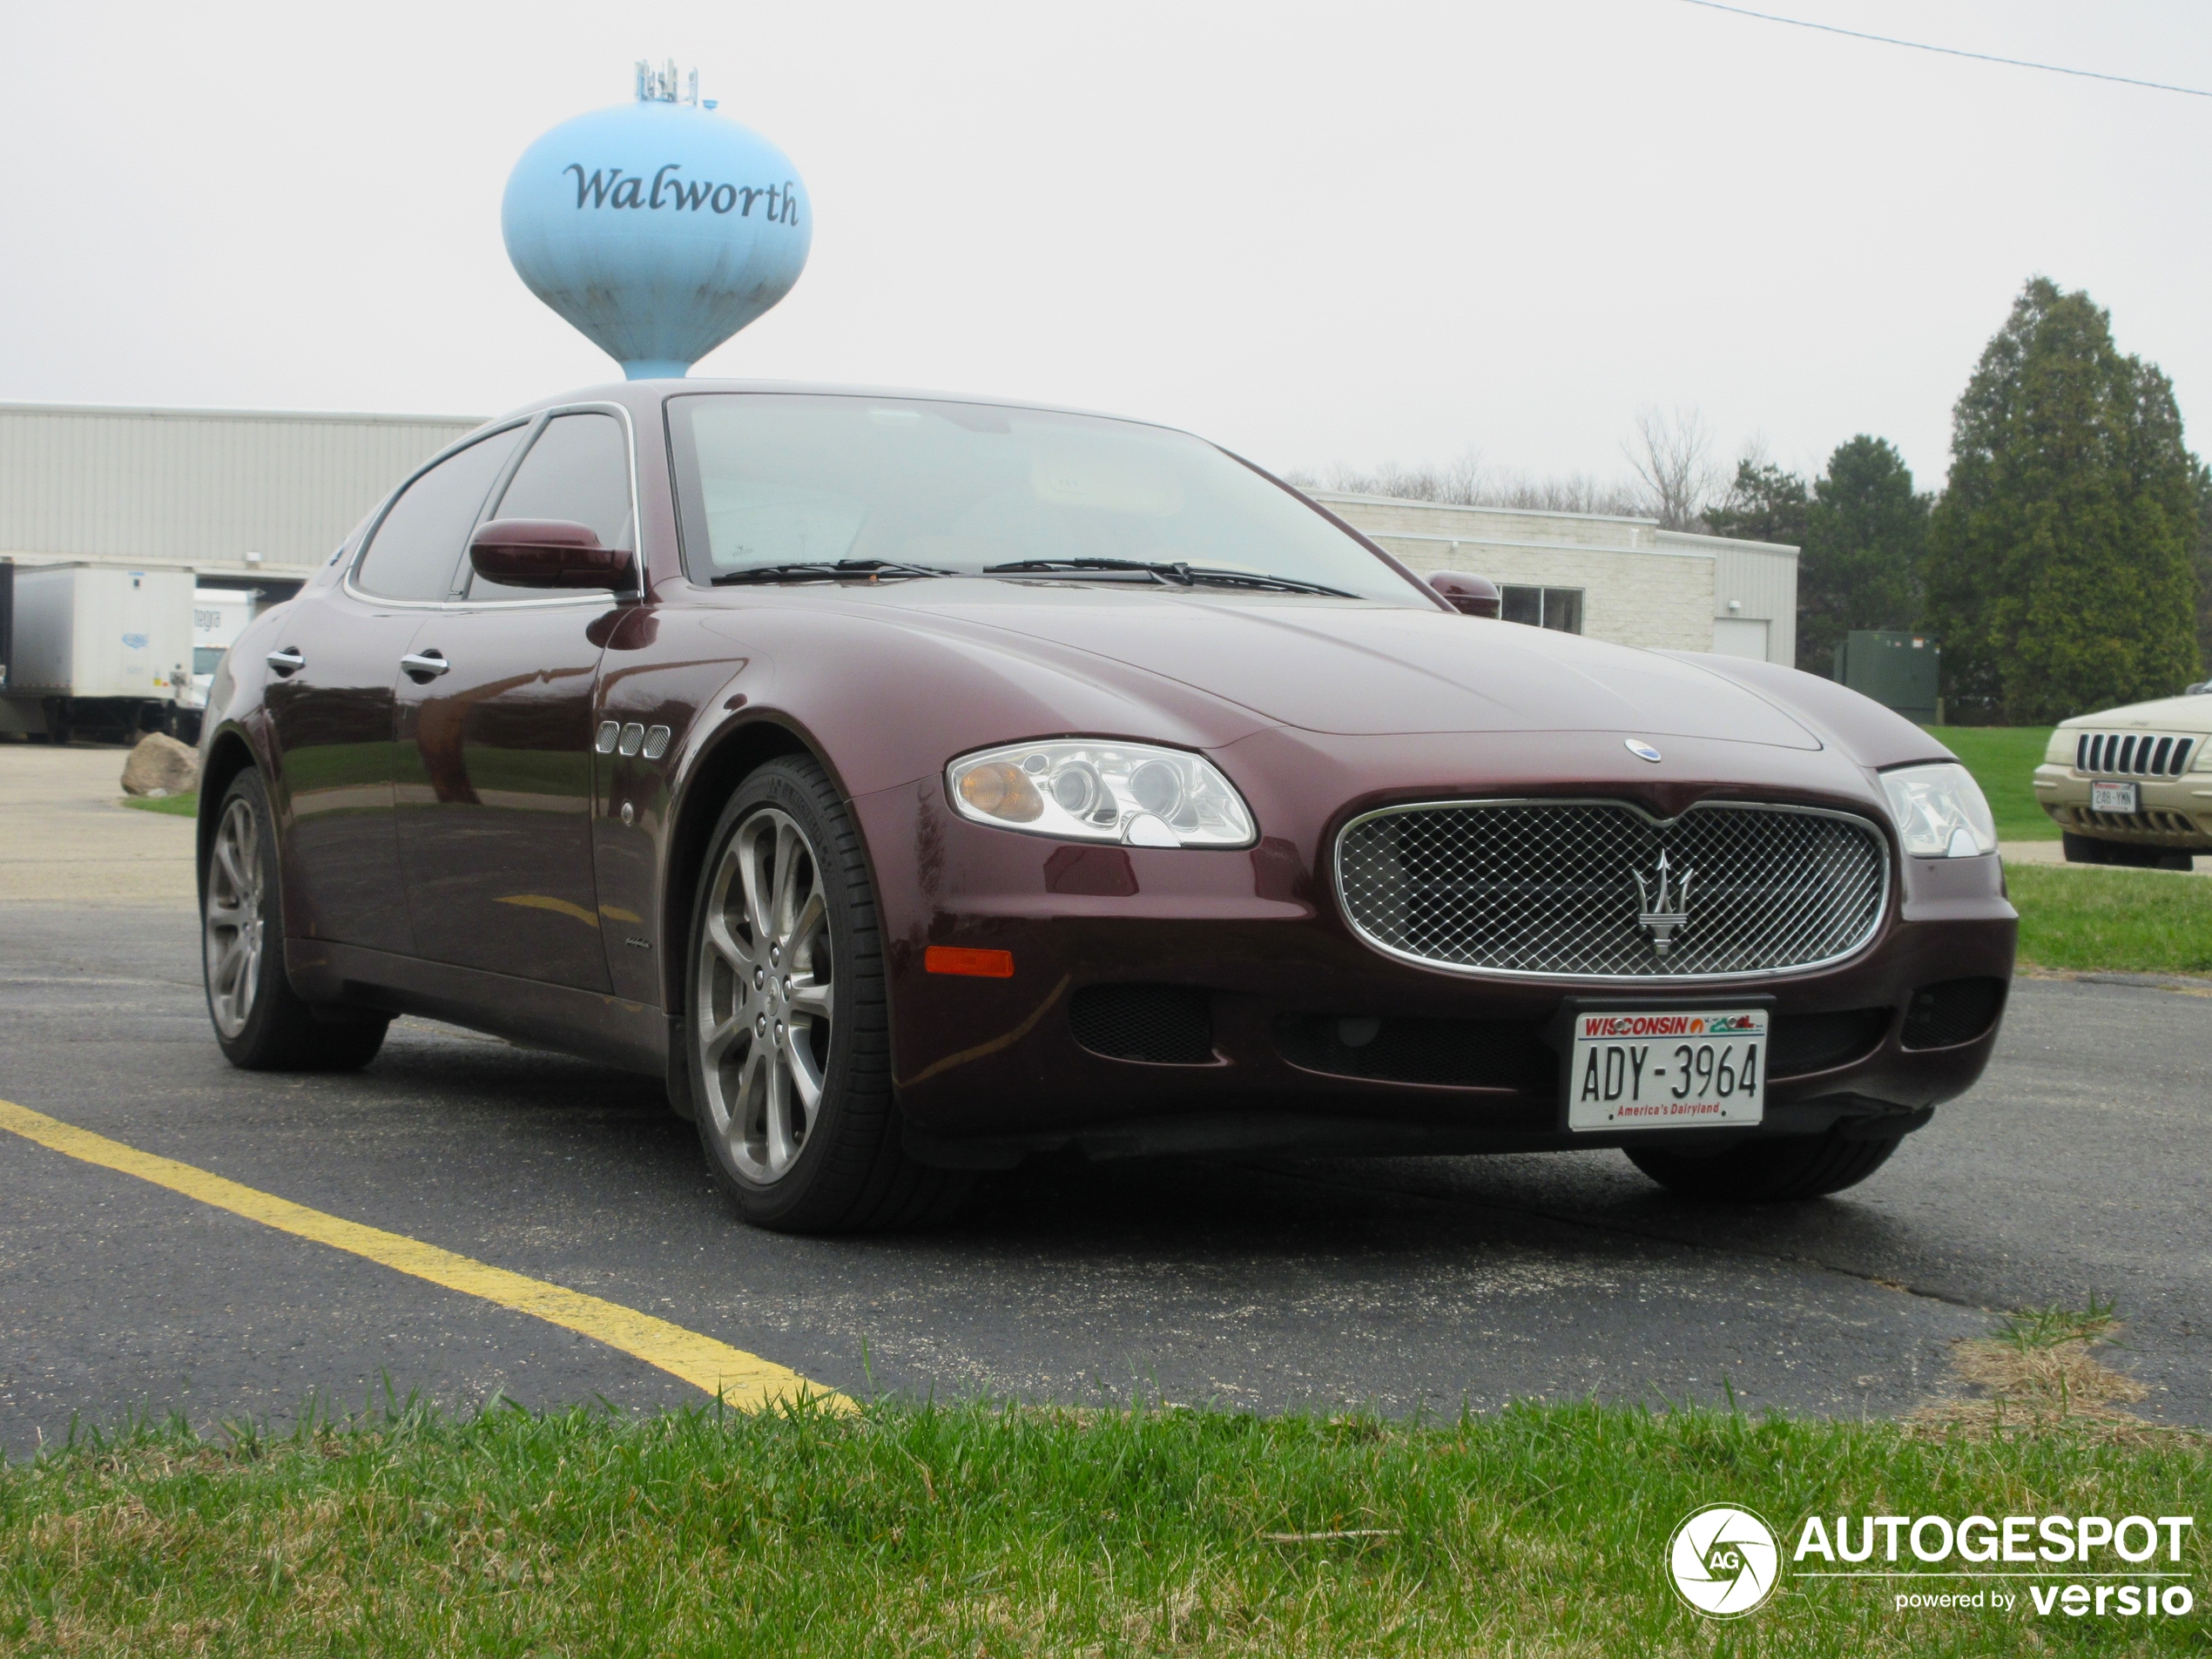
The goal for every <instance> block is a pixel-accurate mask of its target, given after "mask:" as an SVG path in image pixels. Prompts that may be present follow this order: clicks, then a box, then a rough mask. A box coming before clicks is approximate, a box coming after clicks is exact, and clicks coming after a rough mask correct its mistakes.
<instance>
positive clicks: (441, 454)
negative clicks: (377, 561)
mask: <svg viewBox="0 0 2212 1659" xmlns="http://www.w3.org/2000/svg"><path fill="white" fill-rule="evenodd" d="M590 414H599V415H614V416H616V417H617V418H618V419H619V420H620V421H622V432H623V438H624V442H626V444H627V445H628V447H629V450H630V540H631V558H632V559H633V560H635V561H636V563H637V590H638V592H639V593H640V594H643V592H644V586H645V527H644V518H643V516H642V514H641V512H640V509H639V507H638V499H637V426H636V424H635V423H634V422H633V421H631V418H630V410H629V408H627V407H626V406H624V405H623V404H620V403H609V402H604V401H591V402H588V403H563V404H559V405H556V407H554V408H545V409H535V410H532V411H531V412H530V413H529V415H524V416H523V418H522V419H521V420H519V421H508V422H507V423H506V424H504V425H502V426H495V427H493V428H491V429H490V430H489V431H488V432H484V433H482V434H481V435H479V434H474V433H472V434H471V435H469V437H468V438H467V439H465V440H463V441H462V442H459V443H453V444H448V445H447V446H446V447H445V448H442V449H441V450H439V451H438V453H437V454H436V455H432V456H431V457H430V458H429V459H428V461H426V462H423V463H422V464H421V466H419V467H417V468H416V469H415V470H414V471H413V472H411V473H409V474H408V475H407V478H406V481H405V482H402V483H401V485H400V487H399V488H398V489H395V490H394V491H393V492H392V493H391V494H390V495H388V496H386V497H385V498H384V502H383V504H382V505H381V506H380V507H379V508H378V509H376V520H375V523H373V524H371V525H370V526H369V527H368V534H367V535H366V536H362V537H361V545H360V547H359V548H357V549H356V550H354V556H353V558H352V559H351V560H350V561H348V562H347V566H346V574H345V575H344V577H341V579H340V585H341V587H342V588H343V589H344V590H345V591H346V593H347V597H350V598H354V599H358V600H360V601H361V603H362V604H368V605H378V606H383V607H386V608H388V609H395V610H515V609H532V608H535V609H544V608H546V607H549V606H553V605H578V604H596V605H604V604H608V603H609V602H610V601H612V602H613V603H614V604H621V603H622V602H623V597H622V595H620V594H618V593H617V592H616V591H615V590H613V589H612V588H584V589H580V590H577V592H574V593H556V594H550V595H548V596H547V597H544V598H543V599H491V598H485V599H470V598H466V597H463V598H459V599H388V598H386V597H384V596H383V595H382V594H380V593H371V592H370V591H369V590H368V589H366V588H363V587H360V586H357V585H355V583H354V573H355V572H356V571H358V570H360V569H361V561H362V560H363V559H365V558H367V557H368V550H369V549H370V548H372V547H374V546H375V545H376V532H377V531H379V530H381V529H383V528H384V519H385V516H386V515H387V514H388V513H389V512H390V511H391V510H392V508H393V506H394V504H395V502H398V500H399V498H400V497H401V496H404V495H405V494H407V492H408V489H409V488H410V487H411V486H412V485H413V484H414V482H415V480H416V479H418V478H420V477H421V475H423V474H424V473H426V472H428V471H429V470H430V469H431V468H433V467H436V466H441V465H442V464H444V463H445V462H448V461H450V460H452V459H453V457H454V456H455V455H459V454H460V453H461V452H462V450H463V449H467V448H471V447H473V446H474V445H476V444H479V443H483V442H489V440H490V439H493V438H496V437H497V436H498V435H500V434H501V433H502V432H509V431H512V430H513V429H514V428H516V427H523V428H532V427H535V428H539V429H540V430H542V429H543V427H544V426H545V423H546V422H547V421H550V420H552V418H553V417H554V416H555V415H590ZM536 442H537V437H536V435H535V434H533V435H531V436H530V439H529V445H527V446H525V447H524V448H523V450H522V451H521V453H519V454H518V455H516V456H515V457H514V458H513V460H512V461H511V462H509V464H508V466H506V467H505V468H503V469H502V470H501V473H500V475H499V477H498V478H497V479H496V480H495V481H494V482H496V483H497V484H498V485H499V486H500V487H501V490H500V493H501V494H502V496H504V495H505V493H506V488H507V486H509V485H511V484H512V483H513V482H515V473H516V470H517V469H519V468H520V466H521V464H522V462H524V461H526V460H528V459H529V450H530V448H531V447H534V446H535V445H536ZM483 510H484V509H482V507H479V508H477V509H476V518H475V523H471V524H470V525H469V535H471V536H474V535H475V533H476V531H477V529H479V528H480V527H482V525H483V524H484V523H486V522H487V521H486V520H485V518H484V516H483Z"/></svg>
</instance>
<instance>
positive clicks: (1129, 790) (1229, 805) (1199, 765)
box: [945, 738, 1257, 846]
mask: <svg viewBox="0 0 2212 1659" xmlns="http://www.w3.org/2000/svg"><path fill="white" fill-rule="evenodd" d="M945 787H946V789H947V790H948V792H950V794H951V795H952V798H953V805H954V807H956V808H957V809H958V810H959V812H960V815H961V817H962V818H972V819H974V820H975V821H976V822H977V823H979V824H995V825H996V826H998V827H999V828H1001V829H1014V830H1024V831H1027V832H1028V833H1029V834H1032V835H1053V836H1057V837H1059V838H1060V839H1062V840H1070V841H1125V842H1127V843H1128V844H1129V845H1130V846H1251V844H1252V842H1253V840H1255V839H1257V838H1256V837H1255V836H1254V835H1253V833H1252V814H1251V808H1249V807H1248V806H1245V805H1244V797H1243V796H1241V795H1239V794H1238V792H1237V789H1236V786H1235V785H1233V784H1231V782H1230V781H1229V779H1226V778H1224V777H1223V776H1222V775H1221V773H1220V772H1218V771H1217V769H1216V768H1215V767H1214V765H1213V764H1212V763H1211V761H1208V760H1206V759H1203V758H1202V757H1200V756H1197V755H1194V754H1190V753H1188V752H1185V751H1184V750H1181V749H1161V748H1155V747H1154V746H1153V745H1150V744H1144V743H1108V742H1097V741H1093V740H1091V739H1089V738H1055V739H1052V740H1050V741H1048V742H1044V743H1015V744H1008V745H1006V746H1005V747H1004V748H1000V749H981V750H978V751H977V752H975V753H974V754H968V755H962V756H961V757H960V759H957V760H955V761H954V762H953V763H952V764H951V765H948V766H947V767H946V768H945Z"/></svg>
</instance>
